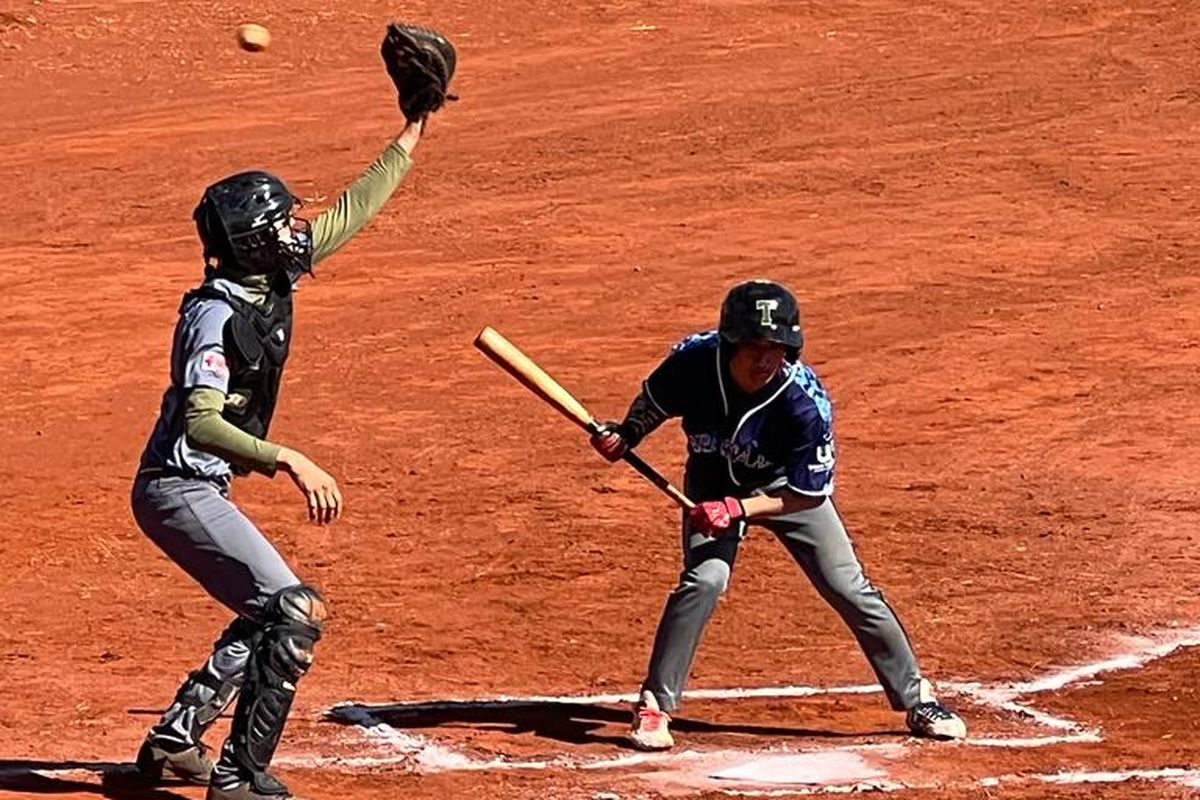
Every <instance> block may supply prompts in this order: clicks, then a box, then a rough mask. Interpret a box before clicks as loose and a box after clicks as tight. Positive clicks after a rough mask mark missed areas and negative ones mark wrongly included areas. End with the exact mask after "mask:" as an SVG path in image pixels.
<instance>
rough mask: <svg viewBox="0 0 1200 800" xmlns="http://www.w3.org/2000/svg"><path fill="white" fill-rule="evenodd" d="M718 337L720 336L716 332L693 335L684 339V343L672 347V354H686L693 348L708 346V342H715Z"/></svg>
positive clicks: (677, 343)
mask: <svg viewBox="0 0 1200 800" xmlns="http://www.w3.org/2000/svg"><path fill="white" fill-rule="evenodd" d="M718 335H719V334H718V333H717V332H716V331H703V332H701V333H693V334H692V335H690V336H688V337H686V338H684V339H683V341H680V342H676V343H675V344H674V345H673V346H672V347H671V352H672V353H683V352H686V351H688V350H691V349H692V348H693V347H699V346H700V345H702V344H706V343H708V342H712V341H715V340H716V338H717V336H718Z"/></svg>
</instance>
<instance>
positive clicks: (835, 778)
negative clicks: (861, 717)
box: [709, 752, 887, 785]
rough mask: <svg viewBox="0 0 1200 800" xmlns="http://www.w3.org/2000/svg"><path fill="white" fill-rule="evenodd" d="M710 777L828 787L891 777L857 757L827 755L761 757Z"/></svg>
mask: <svg viewBox="0 0 1200 800" xmlns="http://www.w3.org/2000/svg"><path fill="white" fill-rule="evenodd" d="M709 777H710V778H714V779H716V780H723V781H736V782H737V783H753V784H774V785H780V784H821V785H828V784H836V783H860V782H862V781H868V780H874V779H877V778H886V777H887V773H886V772H884V771H883V770H881V769H878V768H877V767H874V766H872V765H871V764H869V763H868V762H867V760H866V759H864V758H863V757H862V756H860V755H859V754H857V753H847V752H824V753H792V754H788V755H777V756H760V757H758V758H752V759H750V760H749V761H743V762H742V763H740V764H737V765H736V766H732V767H728V768H726V769H722V770H721V771H719V772H713V773H710V775H709Z"/></svg>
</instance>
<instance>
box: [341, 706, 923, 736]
mask: <svg viewBox="0 0 1200 800" xmlns="http://www.w3.org/2000/svg"><path fill="white" fill-rule="evenodd" d="M325 718H326V719H328V720H331V721H333V722H338V723H340V724H343V725H362V726H368V727H369V726H371V725H373V724H378V723H385V724H387V725H390V726H391V727H393V728H397V729H400V730H409V731H412V730H420V729H428V728H470V729H473V730H487V731H500V732H504V733H510V734H513V735H520V734H528V735H533V736H537V737H539V738H542V739H551V740H553V741H556V742H563V743H566V744H575V745H582V744H611V745H616V746H619V747H629V744H628V743H627V742H626V741H625V738H624V736H623V731H624V729H625V727H626V726H627V725H628V724H629V722H630V712H629V710H628V709H627V708H618V707H613V706H606V705H595V704H590V703H573V702H567V701H556V700H481V701H432V702H427V703H402V704H397V705H377V706H376V705H366V704H359V703H349V704H346V705H341V706H336V707H334V708H332V709H330V710H329V711H327V712H326V714H325ZM610 726H619V727H620V728H621V730H622V733H612V732H606V733H601V732H600V730H601V729H603V728H606V727H610ZM671 730H672V731H673V732H677V733H683V734H745V735H747V736H757V737H776V738H779V737H786V738H811V739H858V738H863V737H866V736H893V735H894V736H905V735H907V733H906V732H904V731H899V730H874V731H854V732H842V731H832V730H814V729H811V728H798V727H784V726H779V725H755V724H741V723H728V722H705V721H702V720H695V719H688V718H687V717H676V718H674V719H672V720H671Z"/></svg>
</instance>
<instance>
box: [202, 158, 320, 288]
mask: <svg viewBox="0 0 1200 800" xmlns="http://www.w3.org/2000/svg"><path fill="white" fill-rule="evenodd" d="M298 207H299V200H298V198H296V196H295V195H293V194H292V193H291V191H289V190H288V187H287V185H286V184H284V182H283V181H281V180H280V179H279V178H277V177H275V176H274V175H272V174H270V173H269V172H257V171H256V172H239V173H238V174H236V175H230V176H229V177H227V178H223V179H222V180H220V181H218V182H217V183H214V184H213V185H212V186H209V187H208V188H207V189H205V190H204V197H203V198H201V200H200V203H199V205H197V206H196V210H195V211H194V212H192V218H193V219H194V220H195V221H196V231H197V233H199V234H200V241H201V242H202V243H203V245H204V258H205V260H208V259H210V258H216V259H219V260H220V261H221V263H222V264H223V265H225V266H231V267H236V268H239V269H241V270H243V271H245V272H249V273H253V274H261V273H271V272H275V271H276V270H280V269H290V270H293V271H304V272H311V271H312V240H311V238H310V237H309V235H308V228H307V224H306V223H305V224H303V225H298V224H296V223H302V222H303V221H302V220H293V218H292V211H293V210H294V209H296V208H298Z"/></svg>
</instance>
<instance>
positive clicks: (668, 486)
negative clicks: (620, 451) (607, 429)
mask: <svg viewBox="0 0 1200 800" xmlns="http://www.w3.org/2000/svg"><path fill="white" fill-rule="evenodd" d="M587 429H588V431H589V432H590V433H591V434H592V435H595V434H598V433H602V432H603V431H604V428H603V427H602V426H601V425H600V423H599V422H597V421H596V420H592V421H591V422H589V423H588V424H587ZM621 458H622V460H624V461H625V463H626V464H628V465H629V466H631V467H633V468H634V469H635V470H637V472H638V474H639V475H641V476H642V477H643V478H645V479H646V480H648V481H650V482H651V483H653V484H654V485H655V486H657V487H658V488H659V489H660V490H662V492H663V493H664V494H665V495H667V497H670V498H671V499H672V500H674V501H675V502H676V503H677V504H678V505H679V507H680V508H684V509H687V510H688V511H691V510H692V509H693V508H695V507H696V504H695V503H694V502H692V499H691V498H690V497H688V496H687V495H686V494H684V493H683V492H681V491H679V489H677V488H676V487H675V485H674V484H673V483H671V482H670V481H669V480H667V479H666V477H664V476H663V474H662V473H661V472H659V471H658V470H656V469H655V468H654V467H652V466H650V465H649V464H647V463H646V462H645V461H644V460H642V457H641V456H639V455H638V454H637V453H635V452H633V449H632V448H629V449H626V450H625V454H624V455H622V456H621Z"/></svg>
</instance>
